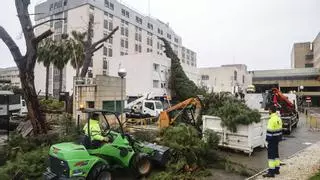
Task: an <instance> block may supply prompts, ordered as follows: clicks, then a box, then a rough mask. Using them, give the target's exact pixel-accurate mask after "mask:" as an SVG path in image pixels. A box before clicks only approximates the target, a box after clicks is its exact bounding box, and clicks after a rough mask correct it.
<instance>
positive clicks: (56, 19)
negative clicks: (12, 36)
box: [32, 18, 66, 29]
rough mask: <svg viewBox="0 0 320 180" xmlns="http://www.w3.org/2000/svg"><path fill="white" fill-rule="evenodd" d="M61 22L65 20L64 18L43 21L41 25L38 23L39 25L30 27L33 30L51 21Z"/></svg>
mask: <svg viewBox="0 0 320 180" xmlns="http://www.w3.org/2000/svg"><path fill="white" fill-rule="evenodd" d="M62 20H63V21H64V20H66V18H56V19H49V20H47V21H44V22H42V23H39V24H36V25H34V26H33V27H32V29H35V28H36V27H38V26H41V25H42V24H45V23H47V22H51V21H62Z"/></svg>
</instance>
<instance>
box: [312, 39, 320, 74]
mask: <svg viewBox="0 0 320 180" xmlns="http://www.w3.org/2000/svg"><path fill="white" fill-rule="evenodd" d="M313 53H314V57H313V61H314V67H316V68H320V33H319V34H318V36H317V37H316V38H315V40H314V41H313Z"/></svg>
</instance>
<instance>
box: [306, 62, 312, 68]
mask: <svg viewBox="0 0 320 180" xmlns="http://www.w3.org/2000/svg"><path fill="white" fill-rule="evenodd" d="M304 67H306V68H312V67H313V63H308V64H305V65H304Z"/></svg>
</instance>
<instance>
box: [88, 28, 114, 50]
mask: <svg viewBox="0 0 320 180" xmlns="http://www.w3.org/2000/svg"><path fill="white" fill-rule="evenodd" d="M118 29H119V26H117V27H116V28H114V29H113V30H112V31H111V33H110V34H109V35H108V36H106V37H104V38H102V39H100V40H99V41H97V42H95V43H93V44H92V46H91V47H93V48H95V47H96V46H97V45H98V44H100V43H102V42H104V41H106V40H108V39H110V38H111V37H112V36H113V34H114V33H115V32H116V31H117V30H118Z"/></svg>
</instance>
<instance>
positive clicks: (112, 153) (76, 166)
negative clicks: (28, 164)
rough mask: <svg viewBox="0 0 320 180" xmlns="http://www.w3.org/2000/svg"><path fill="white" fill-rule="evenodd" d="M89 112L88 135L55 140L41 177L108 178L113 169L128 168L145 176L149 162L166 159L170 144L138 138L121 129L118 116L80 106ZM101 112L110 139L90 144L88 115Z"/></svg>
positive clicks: (149, 166) (158, 161) (147, 172)
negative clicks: (142, 140) (113, 120)
mask: <svg viewBox="0 0 320 180" xmlns="http://www.w3.org/2000/svg"><path fill="white" fill-rule="evenodd" d="M82 112H84V113H87V114H88V132H89V133H88V134H89V135H88V136H86V135H82V136H81V137H82V138H80V139H81V140H79V142H65V143H60V144H54V145H52V146H51V147H50V150H49V167H48V168H47V171H46V172H44V173H43V176H44V179H47V180H49V179H50V180H52V179H53V180H55V179H87V180H96V179H97V180H100V179H101V180H105V179H106V180H110V179H111V173H112V171H114V170H116V169H118V168H129V169H130V170H132V171H133V173H134V174H133V175H134V176H140V177H141V176H147V175H148V174H149V173H150V171H151V168H152V165H154V164H158V165H160V166H163V165H165V164H166V162H167V160H168V159H169V148H168V147H164V146H159V145H155V144H151V143H146V142H143V143H142V142H139V141H137V140H135V139H134V138H133V137H131V136H130V135H128V134H125V133H124V131H123V127H122V123H121V122H120V120H119V118H118V116H119V113H114V112H110V111H106V110H97V109H83V110H82ZM92 113H99V114H101V115H102V116H103V117H104V119H105V123H106V128H105V129H104V132H103V135H104V136H106V137H108V138H109V139H110V140H111V142H110V143H103V144H102V145H101V146H99V147H96V146H93V144H92V141H91V137H90V121H89V119H90V116H91V114H92ZM106 116H108V117H110V116H115V117H116V118H115V119H116V121H117V122H116V124H117V128H116V129H112V128H111V126H110V124H111V123H109V121H108V119H107V117H106Z"/></svg>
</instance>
